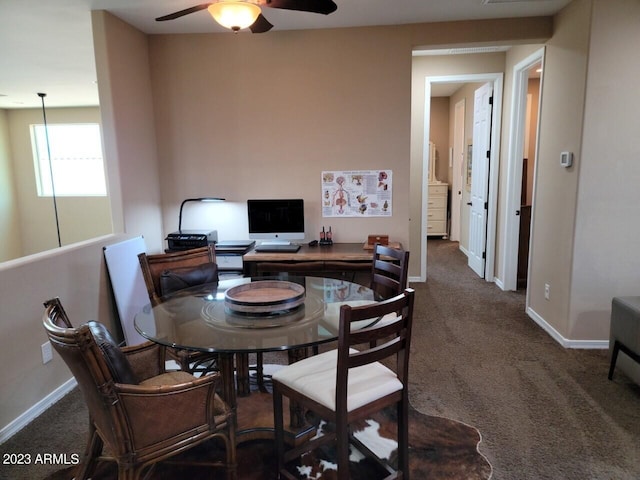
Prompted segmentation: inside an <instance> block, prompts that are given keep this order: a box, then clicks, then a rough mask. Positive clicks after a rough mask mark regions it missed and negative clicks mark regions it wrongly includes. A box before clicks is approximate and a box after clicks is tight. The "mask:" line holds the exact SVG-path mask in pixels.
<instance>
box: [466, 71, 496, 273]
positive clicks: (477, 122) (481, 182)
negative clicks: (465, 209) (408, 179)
mask: <svg viewBox="0 0 640 480" xmlns="http://www.w3.org/2000/svg"><path fill="white" fill-rule="evenodd" d="M492 103H493V84H492V83H485V84H484V85H483V86H482V87H480V88H479V89H477V90H476V92H475V97H474V102H473V149H472V150H473V151H472V153H471V156H472V158H471V161H472V163H471V198H470V203H471V211H470V213H469V259H468V263H469V267H471V269H472V270H473V271H474V272H476V273H477V274H478V275H479V276H480V277H483V278H484V268H485V256H486V246H487V206H488V203H487V202H488V196H489V157H490V152H491V107H492Z"/></svg>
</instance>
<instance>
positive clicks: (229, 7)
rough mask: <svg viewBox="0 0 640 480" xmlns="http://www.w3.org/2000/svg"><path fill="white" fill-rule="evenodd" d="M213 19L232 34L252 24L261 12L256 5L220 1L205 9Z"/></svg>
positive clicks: (225, 0)
mask: <svg viewBox="0 0 640 480" xmlns="http://www.w3.org/2000/svg"><path fill="white" fill-rule="evenodd" d="M207 10H209V13H210V14H211V16H212V17H213V19H214V20H215V21H216V22H218V23H219V24H220V25H222V26H223V27H226V28H229V29H231V30H233V31H234V32H237V31H238V30H241V29H243V28H247V27H250V26H251V25H253V24H254V22H255V21H256V19H257V18H258V15H260V13H261V10H260V7H259V6H258V5H255V4H253V3H250V2H243V1H227V0H221V1H219V2H216V3H213V4H211V5H209V6H208V7H207Z"/></svg>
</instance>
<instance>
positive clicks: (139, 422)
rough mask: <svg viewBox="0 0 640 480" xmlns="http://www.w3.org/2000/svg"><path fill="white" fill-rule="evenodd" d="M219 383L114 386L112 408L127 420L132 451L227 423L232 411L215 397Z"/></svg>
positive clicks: (211, 380) (215, 380)
mask: <svg viewBox="0 0 640 480" xmlns="http://www.w3.org/2000/svg"><path fill="white" fill-rule="evenodd" d="M219 380H220V378H219V376H218V375H206V376H203V377H200V378H195V377H194V380H193V381H191V382H186V383H180V384H175V385H159V386H144V385H129V384H121V383H117V384H115V385H114V388H115V393H116V396H117V399H118V400H117V404H116V405H115V407H116V408H119V409H122V411H123V415H125V416H126V417H127V418H128V421H129V426H130V429H131V438H132V439H133V441H134V442H135V449H136V450H140V449H144V448H147V447H151V446H153V445H157V444H159V443H162V442H163V441H168V440H169V439H174V440H175V438H177V437H181V436H185V438H191V437H192V436H194V435H199V434H201V433H203V432H209V431H211V430H212V429H213V428H215V427H217V426H218V425H220V424H222V423H224V422H227V421H229V418H230V416H231V415H232V411H231V410H230V409H229V408H228V407H227V405H226V404H225V403H224V402H222V400H221V399H220V398H219V397H218V396H217V395H216V393H215V390H216V386H217V385H218V382H219Z"/></svg>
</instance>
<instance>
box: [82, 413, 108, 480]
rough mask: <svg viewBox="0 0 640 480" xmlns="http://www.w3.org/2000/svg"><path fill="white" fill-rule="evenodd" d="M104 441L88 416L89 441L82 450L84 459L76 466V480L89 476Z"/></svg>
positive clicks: (83, 479)
mask: <svg viewBox="0 0 640 480" xmlns="http://www.w3.org/2000/svg"><path fill="white" fill-rule="evenodd" d="M103 446H104V443H103V442H102V438H100V435H98V432H97V431H96V427H95V425H94V424H93V420H92V419H91V418H89V441H88V442H87V446H86V447H85V450H84V459H83V461H82V463H81V464H80V465H79V466H78V470H77V474H76V476H75V478H76V480H86V479H88V478H91V475H93V471H94V470H95V468H96V464H97V458H98V457H99V456H100V455H101V454H102V448H103Z"/></svg>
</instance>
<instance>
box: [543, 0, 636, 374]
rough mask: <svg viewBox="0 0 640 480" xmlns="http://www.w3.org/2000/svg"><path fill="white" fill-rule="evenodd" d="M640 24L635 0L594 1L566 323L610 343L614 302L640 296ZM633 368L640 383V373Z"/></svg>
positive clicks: (576, 333)
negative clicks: (639, 81) (639, 58)
mask: <svg viewBox="0 0 640 480" xmlns="http://www.w3.org/2000/svg"><path fill="white" fill-rule="evenodd" d="M638 25H640V3H639V2H637V1H636V0H616V1H615V2H609V1H605V0H595V1H594V2H593V15H592V17H591V24H590V30H591V41H590V43H589V69H588V75H587V87H588V88H587V92H586V97H585V112H584V134H583V136H582V144H581V145H580V148H579V150H578V151H576V152H575V154H576V156H575V157H574V162H575V164H576V167H573V168H574V169H575V170H577V171H576V172H575V173H574V175H575V174H577V175H579V183H580V188H579V190H578V192H577V209H576V221H575V235H574V236H573V249H574V254H573V259H574V261H573V264H572V270H571V276H572V282H571V287H570V297H569V298H570V299H571V302H570V306H569V314H568V325H567V332H568V335H569V337H570V338H584V339H591V338H594V337H595V338H608V335H609V318H610V314H611V299H612V297H614V296H624V295H638V292H640V275H638V272H640V257H639V256H638V254H637V245H638V238H639V237H640V223H639V222H638V221H637V220H638V205H640V189H638V188H637V179H638V178H640V142H639V140H638V112H640V96H638V95H637V92H638V86H637V79H638V78H640V64H639V63H638V62H637V61H633V60H631V59H635V58H637V56H638V51H637V50H638V45H640V29H638ZM545 81H546V80H545ZM632 92H635V93H632ZM545 94H546V86H545ZM567 150H571V148H567ZM569 170H571V169H569ZM567 173H569V172H567ZM621 356H622V357H624V355H621ZM635 368H636V370H635V372H636V379H638V380H639V381H640V368H638V366H637V365H636V366H635Z"/></svg>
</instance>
